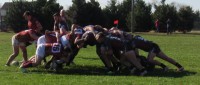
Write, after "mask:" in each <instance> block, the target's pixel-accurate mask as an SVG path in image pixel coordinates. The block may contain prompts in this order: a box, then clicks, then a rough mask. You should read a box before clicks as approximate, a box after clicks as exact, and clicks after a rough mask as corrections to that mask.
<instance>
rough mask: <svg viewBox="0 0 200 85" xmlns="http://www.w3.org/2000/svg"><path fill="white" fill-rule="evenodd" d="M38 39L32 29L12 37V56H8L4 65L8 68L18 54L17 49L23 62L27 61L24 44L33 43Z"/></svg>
mask: <svg viewBox="0 0 200 85" xmlns="http://www.w3.org/2000/svg"><path fill="white" fill-rule="evenodd" d="M37 39H38V36H36V33H35V31H33V30H32V29H29V30H24V31H21V32H19V33H17V34H15V35H14V36H13V37H12V46H13V54H12V55H10V57H9V59H8V61H7V63H6V65H7V66H10V63H11V62H12V61H13V60H14V59H15V57H17V56H18V54H19V49H21V50H22V53H23V58H24V61H27V50H26V43H30V42H34V41H35V40H37Z"/></svg>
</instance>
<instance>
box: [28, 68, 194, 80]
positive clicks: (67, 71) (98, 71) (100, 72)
mask: <svg viewBox="0 0 200 85" xmlns="http://www.w3.org/2000/svg"><path fill="white" fill-rule="evenodd" d="M31 72H37V73H38V72H40V73H44V72H45V70H42V69H39V70H38V69H37V70H32V71H31ZM46 73H52V74H59V75H94V76H95V75H96V76H135V75H130V74H129V73H128V72H126V73H120V74H112V75H108V74H106V73H105V69H104V68H103V67H99V66H80V65H76V66H70V67H65V68H64V69H63V70H62V71H60V72H59V73H55V72H53V71H46ZM196 73H197V72H192V71H184V72H177V71H175V70H172V69H170V70H169V71H168V72H163V71H162V69H158V68H156V69H154V71H152V72H149V73H148V74H147V75H145V76H146V77H173V78H180V77H184V76H192V75H195V74H196Z"/></svg>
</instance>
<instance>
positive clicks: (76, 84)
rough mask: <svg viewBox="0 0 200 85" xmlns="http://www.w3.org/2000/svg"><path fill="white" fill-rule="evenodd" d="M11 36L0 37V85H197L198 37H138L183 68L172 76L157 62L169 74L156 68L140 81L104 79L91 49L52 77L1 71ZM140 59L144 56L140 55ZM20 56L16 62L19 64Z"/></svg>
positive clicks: (14, 69)
mask: <svg viewBox="0 0 200 85" xmlns="http://www.w3.org/2000/svg"><path fill="white" fill-rule="evenodd" d="M13 34H14V33H2V32H1V33H0V35H1V36H0V60H1V62H0V85H27V84H28V85H35V84H37V85H57V84H58V85H66V84H70V85H92V84H95V85H101V84H104V85H199V84H200V82H199V79H200V74H199V72H200V68H199V61H200V59H199V52H200V49H199V46H200V35H193V34H173V35H170V36H167V35H165V34H139V35H141V36H142V37H144V38H146V39H148V40H151V41H154V42H156V43H158V44H159V46H160V47H161V49H162V50H163V52H165V53H166V54H167V55H168V56H170V57H172V58H173V59H175V60H176V61H178V62H179V63H180V64H182V65H183V66H184V67H185V70H186V71H184V72H182V73H179V72H176V71H175V69H176V67H175V66H173V65H171V64H169V63H167V62H165V61H163V60H160V59H158V58H156V59H157V60H159V61H161V62H163V63H164V64H166V65H167V66H169V68H170V70H169V72H162V70H161V69H160V68H159V67H156V69H155V71H153V72H151V73H148V74H147V75H146V76H144V77H140V76H134V75H106V74H105V73H104V69H103V64H102V62H101V61H100V59H99V58H98V56H97V55H96V52H95V47H90V46H88V48H84V49H81V51H80V52H79V54H78V55H77V56H76V58H75V60H74V62H75V63H76V65H74V66H69V67H65V71H64V72H61V73H60V74H55V73H52V72H50V71H46V70H44V69H43V66H39V67H37V68H31V69H29V71H30V72H29V73H26V74H25V73H21V72H20V70H19V69H18V67H14V66H11V67H5V66H4V64H5V63H6V61H7V59H8V57H9V55H10V54H11V53H12V47H11V37H12V35H13ZM34 53H35V48H34V45H31V46H29V47H28V56H29V57H30V56H31V55H33V54H34ZM141 54H142V55H145V56H146V55H147V54H146V53H145V52H141ZM21 59H22V54H21V52H20V54H19V55H18V57H17V58H16V60H18V61H20V60H21Z"/></svg>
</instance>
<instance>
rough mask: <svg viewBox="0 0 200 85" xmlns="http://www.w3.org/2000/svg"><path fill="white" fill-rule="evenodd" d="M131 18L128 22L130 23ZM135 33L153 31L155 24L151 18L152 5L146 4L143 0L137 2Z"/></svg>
mask: <svg viewBox="0 0 200 85" xmlns="http://www.w3.org/2000/svg"><path fill="white" fill-rule="evenodd" d="M130 16H131V15H129V17H128V19H127V20H129V21H128V22H129V23H130ZM134 21H135V25H134V26H135V28H136V29H135V31H149V30H151V29H152V26H153V22H152V17H151V5H147V4H145V2H144V1H143V0H136V3H135V6H134Z"/></svg>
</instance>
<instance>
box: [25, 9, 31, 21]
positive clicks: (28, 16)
mask: <svg viewBox="0 0 200 85" xmlns="http://www.w3.org/2000/svg"><path fill="white" fill-rule="evenodd" d="M23 17H24V18H25V19H26V20H31V18H32V14H31V13H30V12H29V11H25V12H24V14H23Z"/></svg>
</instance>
